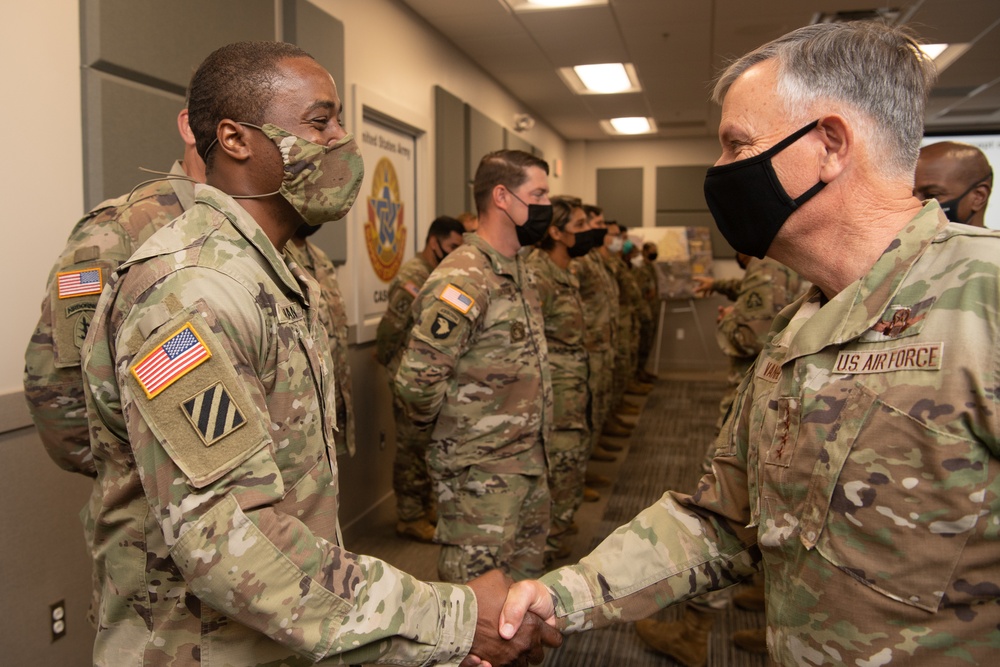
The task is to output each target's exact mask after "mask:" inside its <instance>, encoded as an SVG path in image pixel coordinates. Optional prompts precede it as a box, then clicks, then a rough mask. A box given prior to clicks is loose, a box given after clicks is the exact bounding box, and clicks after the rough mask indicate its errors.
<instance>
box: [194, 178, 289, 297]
mask: <svg viewBox="0 0 1000 667" xmlns="http://www.w3.org/2000/svg"><path fill="white" fill-rule="evenodd" d="M194 195H195V199H196V200H197V202H198V203H200V204H205V205H207V206H211V207H212V208H214V209H215V210H217V211H218V212H219V213H221V214H222V215H224V216H226V218H227V219H228V220H229V222H231V223H232V225H233V227H235V228H236V230H237V231H238V232H239V233H240V235H241V236H243V237H244V238H245V239H246V240H247V242H248V243H250V245H252V246H253V247H254V248H256V249H257V251H258V252H259V253H260V255H261V257H262V258H263V260H264V262H266V263H267V265H268V266H269V267H270V268H271V270H272V271H273V272H274V275H275V276H276V277H277V279H278V280H279V281H280V282H281V283H283V284H284V285H285V286H286V287H287V288H288V289H289V290H290V291H292V292H294V293H295V294H297V295H298V296H299V297H300V298H301V299H302V300H303V301H307V299H306V295H305V290H304V289H303V287H302V285H300V284H299V281H298V280H296V279H295V277H294V276H293V275H292V272H291V270H290V269H289V268H288V265H287V264H286V263H285V259H284V257H282V256H281V253H279V252H278V250H277V248H275V247H274V244H273V243H271V239H269V238H267V234H265V233H264V230H263V229H261V228H260V225H258V224H257V221H256V220H254V219H253V216H251V215H250V214H249V213H247V211H246V209H245V208H243V207H242V206H240V205H239V203H237V201H236V200H235V199H233V198H232V197H230V196H229V195H227V194H226V193H225V192H223V191H222V190H219V189H218V188H214V187H212V186H211V185H205V184H198V185H196V186H195V188H194Z"/></svg>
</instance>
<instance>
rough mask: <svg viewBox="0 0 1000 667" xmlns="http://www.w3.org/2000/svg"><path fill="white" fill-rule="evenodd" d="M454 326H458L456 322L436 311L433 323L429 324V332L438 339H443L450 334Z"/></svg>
mask: <svg viewBox="0 0 1000 667" xmlns="http://www.w3.org/2000/svg"><path fill="white" fill-rule="evenodd" d="M456 326H458V323H457V322H453V321H452V320H450V319H449V318H447V317H445V316H444V315H442V314H441V313H438V315H437V317H435V318H434V324H432V325H431V334H432V335H433V336H434V337H435V338H437V339H438V340H444V339H445V338H447V337H448V336H450V335H451V332H452V331H454V330H455V327H456Z"/></svg>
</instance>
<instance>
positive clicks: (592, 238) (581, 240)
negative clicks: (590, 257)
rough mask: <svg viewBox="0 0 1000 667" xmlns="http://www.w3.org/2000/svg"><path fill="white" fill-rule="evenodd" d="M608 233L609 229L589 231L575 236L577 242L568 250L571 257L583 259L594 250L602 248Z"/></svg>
mask: <svg viewBox="0 0 1000 667" xmlns="http://www.w3.org/2000/svg"><path fill="white" fill-rule="evenodd" d="M607 233H608V230H607V229H588V230H587V231H585V232H577V233H576V234H575V235H574V236H576V242H575V243H573V247H572V248H567V250H568V251H569V256H570V257H583V256H584V255H586V254H587V253H588V252H590V251H591V250H593V249H594V248H600V247H601V246H602V245H604V237H605V236H606V235H607Z"/></svg>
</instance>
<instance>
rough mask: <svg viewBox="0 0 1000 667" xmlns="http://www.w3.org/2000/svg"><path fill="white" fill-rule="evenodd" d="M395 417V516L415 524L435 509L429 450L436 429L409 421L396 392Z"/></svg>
mask: <svg viewBox="0 0 1000 667" xmlns="http://www.w3.org/2000/svg"><path fill="white" fill-rule="evenodd" d="M392 414H393V417H394V418H395V420H396V458H395V459H394V460H393V462H392V490H393V491H395V493H396V515H397V517H398V518H399V520H400V521H416V520H417V519H420V518H421V517H424V516H426V515H427V513H428V512H429V511H430V510H431V508H432V507H433V505H434V498H433V493H434V485H433V483H432V482H431V476H430V472H429V471H428V469H427V447H428V446H429V445H430V442H431V435H432V434H433V430H434V428H433V425H430V426H418V425H416V424H414V423H413V422H412V421H410V418H409V417H407V416H406V410H405V409H404V408H403V404H402V403H401V402H400V400H399V398H398V397H396V395H395V392H394V393H393V399H392Z"/></svg>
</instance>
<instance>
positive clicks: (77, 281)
mask: <svg viewBox="0 0 1000 667" xmlns="http://www.w3.org/2000/svg"><path fill="white" fill-rule="evenodd" d="M56 280H57V282H58V286H59V298H60V299H69V298H72V297H74V296H85V295H87V294H100V293H101V290H102V289H104V280H103V279H102V275H101V269H100V267H96V266H95V267H94V268H92V269H80V270H79V271H65V272H63V273H60V274H57V276H56Z"/></svg>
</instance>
